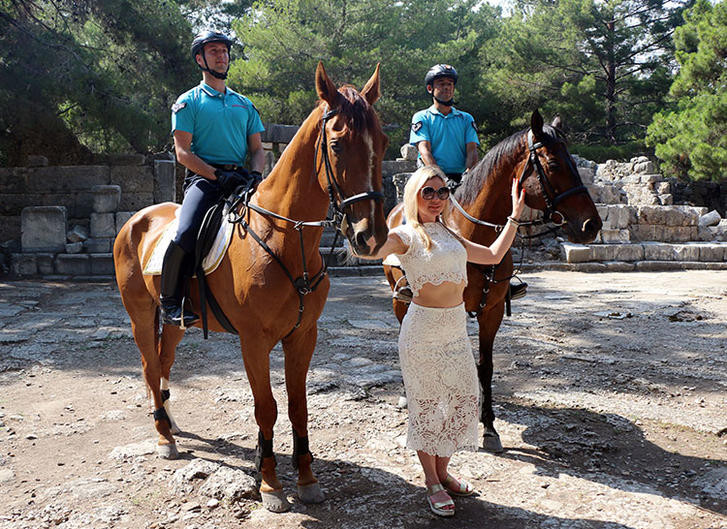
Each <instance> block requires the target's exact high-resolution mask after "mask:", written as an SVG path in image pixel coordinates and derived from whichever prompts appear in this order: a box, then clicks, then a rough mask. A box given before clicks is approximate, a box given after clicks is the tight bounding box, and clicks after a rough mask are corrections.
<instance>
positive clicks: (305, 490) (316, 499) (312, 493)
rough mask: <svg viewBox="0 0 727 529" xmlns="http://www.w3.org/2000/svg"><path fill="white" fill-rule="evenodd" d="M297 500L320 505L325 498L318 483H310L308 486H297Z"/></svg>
mask: <svg viewBox="0 0 727 529" xmlns="http://www.w3.org/2000/svg"><path fill="white" fill-rule="evenodd" d="M298 498H300V501H302V502H303V503H321V502H322V501H323V500H325V499H326V496H325V494H323V491H322V490H321V486H320V485H319V484H318V483H311V484H310V485H298Z"/></svg>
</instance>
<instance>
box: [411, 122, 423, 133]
mask: <svg viewBox="0 0 727 529" xmlns="http://www.w3.org/2000/svg"><path fill="white" fill-rule="evenodd" d="M421 128H422V122H421V121H417V122H416V123H412V124H411V130H412V131H413V132H419V129H421Z"/></svg>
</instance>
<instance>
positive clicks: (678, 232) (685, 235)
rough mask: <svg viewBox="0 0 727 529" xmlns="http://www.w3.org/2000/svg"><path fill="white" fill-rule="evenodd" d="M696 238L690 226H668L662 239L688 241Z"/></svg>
mask: <svg viewBox="0 0 727 529" xmlns="http://www.w3.org/2000/svg"><path fill="white" fill-rule="evenodd" d="M695 239H696V235H695V234H693V233H692V227H690V226H666V227H665V228H664V237H663V238H662V239H660V240H662V241H667V242H688V241H693V240H695Z"/></svg>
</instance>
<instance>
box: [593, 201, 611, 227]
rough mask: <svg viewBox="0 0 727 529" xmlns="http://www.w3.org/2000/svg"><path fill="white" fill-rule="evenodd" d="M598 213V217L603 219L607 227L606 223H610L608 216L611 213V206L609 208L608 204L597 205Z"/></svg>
mask: <svg viewBox="0 0 727 529" xmlns="http://www.w3.org/2000/svg"><path fill="white" fill-rule="evenodd" d="M596 211H598V216H599V217H601V221H602V222H603V225H604V226H606V222H607V221H608V214H609V213H610V212H611V206H609V205H608V204H596ZM609 226H610V223H609Z"/></svg>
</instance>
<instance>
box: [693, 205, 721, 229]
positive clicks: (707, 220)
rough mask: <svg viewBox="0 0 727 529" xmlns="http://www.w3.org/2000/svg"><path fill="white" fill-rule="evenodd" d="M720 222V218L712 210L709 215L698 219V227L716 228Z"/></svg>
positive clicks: (716, 212)
mask: <svg viewBox="0 0 727 529" xmlns="http://www.w3.org/2000/svg"><path fill="white" fill-rule="evenodd" d="M720 220H722V217H720V215H719V212H718V211H717V210H716V209H713V210H712V211H710V212H709V213H707V214H705V215H702V216H701V217H699V221H698V225H699V226H716V225H717V224H719V221H720Z"/></svg>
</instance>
